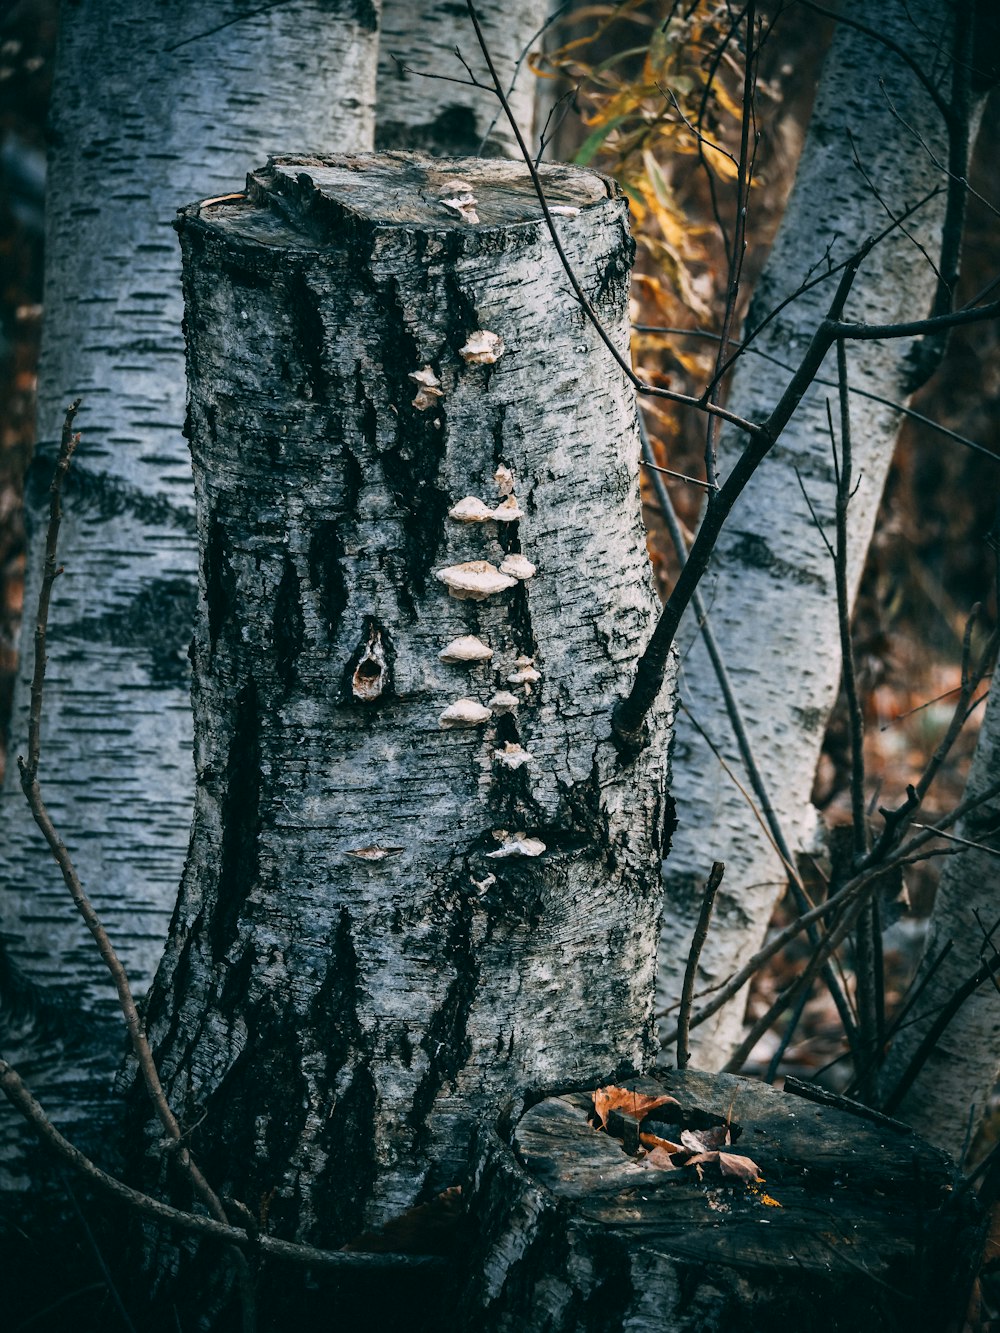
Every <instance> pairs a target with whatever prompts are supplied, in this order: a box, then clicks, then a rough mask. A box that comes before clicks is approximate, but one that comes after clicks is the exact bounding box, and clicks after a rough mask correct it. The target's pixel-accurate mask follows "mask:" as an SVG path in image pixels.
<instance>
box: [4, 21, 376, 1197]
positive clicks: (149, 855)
mask: <svg viewBox="0 0 1000 1333" xmlns="http://www.w3.org/2000/svg"><path fill="white" fill-rule="evenodd" d="M376 26H377V11H376V9H375V7H373V6H372V5H369V4H365V3H358V4H353V3H347V2H346V0H345V3H344V4H343V5H338V4H322V5H315V4H311V3H289V4H284V5H279V6H272V7H270V8H268V9H267V10H266V12H264V11H260V10H257V9H254V10H252V11H249V12H248V10H247V8H246V6H245V5H243V4H237V3H232V0H210V2H209V3H198V4H193V3H181V4H173V5H169V6H164V5H162V4H158V3H150V2H149V0H146V2H144V3H141V2H140V0H132V2H131V3H129V4H128V5H123V4H119V3H116V2H115V0H83V2H82V3H75V4H65V5H64V6H63V7H62V13H61V28H60V39H59V51H58V59H57V67H56V75H55V89H54V94H53V106H52V115H51V121H52V128H51V144H52V148H51V153H50V160H49V194H48V203H47V235H46V287H45V311H46V321H45V333H44V338H43V349H42V364H41V369H40V377H39V391H38V438H39V442H40V443H39V446H38V453H37V457H36V461H35V464H34V467H33V470H32V473H31V476H30V478H29V487H28V500H27V507H28V514H29V520H30V524H31V528H32V530H33V535H32V537H31V546H30V557H29V586H28V589H27V596H26V605H27V606H28V607H31V606H33V605H34V599H35V597H36V595H37V587H38V579H39V578H40V574H41V559H40V554H39V552H40V549H41V546H40V544H43V543H44V517H43V515H44V509H43V505H44V503H45V497H46V489H47V485H48V481H49V478H50V476H51V467H52V460H53V458H54V453H53V450H54V448H55V443H57V442H58V436H59V427H60V424H61V421H62V416H63V413H64V410H65V406H66V404H67V403H68V402H69V400H70V399H71V398H72V397H74V396H75V395H76V394H81V395H82V396H83V400H84V401H83V407H82V409H81V411H80V414H79V417H78V419H77V420H78V425H79V426H80V428H81V430H82V432H83V442H82V445H81V448H80V451H79V455H78V461H77V462H75V463H74V468H73V471H72V473H71V475H70V481H69V491H68V493H67V496H66V504H65V509H66V518H65V521H64V524H63V533H62V540H61V548H60V558H61V560H62V561H63V563H64V565H65V574H64V575H63V577H62V578H61V579H60V580H59V586H58V591H57V595H56V606H55V609H54V612H53V617H52V625H51V627H50V629H51V632H50V660H49V673H48V680H47V685H46V704H45V737H44V745H45V761H44V766H43V773H42V782H43V786H44V787H45V789H46V796H47V800H48V803H49V806H50V808H51V809H52V811H53V814H54V815H55V818H56V820H57V823H58V824H59V827H60V830H61V832H62V834H63V835H64V837H65V839H66V841H67V843H68V845H69V847H70V848H71V850H72V852H73V854H74V855H75V856H76V857H77V858H78V861H79V867H80V870H81V873H82V875H83V878H84V881H85V883H86V884H87V886H88V888H89V889H90V891H91V893H92V896H93V898H94V900H95V902H96V904H97V907H98V909H99V911H100V912H101V914H102V915H103V917H104V920H105V922H106V923H107V926H108V928H109V930H110V933H111V935H112V938H113V939H114V941H115V942H116V944H117V946H118V948H119V949H120V951H121V954H122V956H123V958H124V961H125V962H126V964H127V966H128V968H129V971H130V973H131V975H132V977H133V979H134V981H135V983H136V985H137V987H139V988H140V989H143V988H145V986H146V985H148V983H149V981H150V979H151V978H152V975H153V971H154V969H155V966H156V962H157V959H158V958H159V955H160V952H161V949H162V942H163V939H164V937H165V934H166V928H167V922H168V919H169V913H170V910H171V908H172V906H173V903H174V900H175V898H176V893H177V884H178V882H179V879H180V874H181V869H182V866H183V859H184V851H185V847H186V842H187V837H188V833H189V824H190V812H191V804H192V790H193V781H192V778H193V772H192V765H191V759H190V740H191V723H190V699H189V680H188V664H187V647H188V642H189V639H190V634H191V630H192V625H193V617H194V609H195V602H196V584H195V566H196V559H195V534H194V513H193V494H192V485H191V479H190V460H189V456H188V451H187V448H186V446H185V444H184V441H183V439H182V436H181V423H182V421H183V417H184V369H183V343H182V337H181V313H182V302H181V294H180V257H179V254H178V253H177V241H176V237H175V236H174V235H173V232H172V228H171V224H172V220H173V218H174V215H175V213H176V210H177V208H178V207H179V206H180V205H182V204H183V203H185V202H186V201H188V200H190V199H191V198H192V197H193V196H197V195H201V196H204V195H217V194H224V193H225V192H226V191H227V190H232V189H239V188H240V186H241V185H242V182H243V180H244V179H245V175H246V170H247V166H248V163H252V162H253V161H255V160H258V161H259V160H260V157H261V155H262V154H263V153H265V152H267V151H268V150H269V149H276V148H278V147H280V146H282V145H285V144H287V143H288V141H289V140H291V139H293V138H294V140H295V142H296V143H297V144H299V145H302V146H303V147H310V146H311V147H313V148H316V149H320V148H323V147H329V146H331V145H332V144H338V145H341V144H343V145H347V146H349V147H350V148H354V149H362V148H366V147H369V146H370V145H371V139H372V134H373V102H374V68H375V58H376V53H375V41H376V33H375V28H376ZM25 625H26V634H25V638H24V648H23V653H22V657H23V661H22V671H21V685H20V698H19V701H18V704H17V706H16V710H15V718H14V724H13V731H12V738H11V747H10V748H11V754H12V755H15V754H17V753H18V751H19V750H22V751H23V749H24V745H25V740H24V735H25V732H26V719H27V696H28V689H27V680H28V679H30V670H31V631H32V629H33V624H32V622H31V620H30V617H29V618H26V621H25ZM8 768H9V771H10V772H11V773H12V774H13V779H12V781H11V783H10V786H11V790H9V791H7V792H6V793H5V797H4V802H3V807H2V822H0V839H2V842H3V844H4V846H5V849H6V857H5V862H6V864H5V872H4V878H5V889H6V891H5V893H4V895H3V901H2V913H3V915H2V929H3V933H4V938H5V941H6V942H7V945H8V951H9V956H8V958H7V959H6V960H5V966H4V968H2V969H0V975H2V976H3V978H4V980H5V983H7V984H6V986H5V989H6V990H7V991H8V993H7V994H5V995H4V997H3V998H4V1000H5V1002H6V1005H5V1007H6V1009H7V1010H8V1012H10V1011H12V1010H13V1012H14V1015H15V1017H14V1018H12V1020H11V1021H10V1023H9V1025H8V1029H7V1032H6V1034H5V1050H6V1053H7V1054H8V1055H9V1057H10V1058H11V1059H15V1060H17V1061H18V1062H19V1063H20V1064H21V1066H22V1068H23V1069H24V1071H25V1073H26V1074H28V1075H30V1077H31V1079H32V1082H33V1085H34V1088H35V1091H36V1093H38V1095H39V1096H40V1097H42V1099H43V1100H44V1101H45V1103H46V1106H47V1109H48V1110H49V1111H50V1112H51V1114H52V1116H53V1118H54V1119H56V1120H57V1121H58V1122H60V1123H61V1124H66V1123H68V1122H70V1121H76V1122H78V1127H79V1129H80V1131H81V1132H86V1131H87V1130H88V1128H89V1129H90V1130H91V1131H92V1132H93V1134H94V1135H95V1136H96V1137H99V1135H100V1119H99V1117H98V1118H97V1120H96V1121H95V1119H94V1117H95V1114H96V1107H97V1106H98V1104H99V1103H100V1100H101V1098H102V1097H103V1096H104V1094H105V1090H106V1087H107V1084H108V1081H109V1078H110V1075H111V1072H112V1071H113V1069H114V1066H115V1064H116V1063H117V1060H118V1058H119V1054H118V1053H119V1051H120V1047H121V1026H120V1017H119V1016H118V1015H117V1012H116V1005H115V1001H114V992H113V989H112V987H111V984H110V981H109V979H108V978H107V976H106V975H104V974H103V970H102V968H101V966H100V963H99V961H98V959H97V955H96V953H95V951H94V947H93V942H92V941H91V939H90V937H89V935H88V934H87V932H86V930H85V929H84V927H83V926H82V924H81V923H80V921H79V920H78V919H77V918H76V916H75V914H74V912H73V909H72V906H71V905H70V903H69V900H68V897H67V895H66V892H65V889H64V887H63V884H62V881H61V878H60V875H59V871H58V869H57V868H56V866H55V865H54V864H53V862H52V860H51V857H50V856H49V854H48V852H47V851H46V850H45V848H44V844H43V842H42V839H41V837H40V835H39V834H38V833H37V831H36V830H35V828H34V826H33V825H32V823H31V819H30V816H29V814H28V811H27V808H26V807H25V804H24V800H23V797H22V796H21V793H20V792H19V791H18V790H17V769H16V765H15V764H14V763H11V764H10V765H9V766H8ZM53 1016H54V1017H53ZM22 1020H23V1021H22ZM50 1020H52V1021H50ZM57 1062H58V1063H59V1065H60V1067H59V1068H58V1069H55V1068H53V1065H54V1064H55V1063H57ZM0 1115H2V1130H0V1159H2V1161H3V1163H4V1164H5V1167H6V1169H7V1170H8V1176H7V1183H8V1184H9V1183H14V1184H20V1185H24V1184H26V1181H25V1179H24V1177H23V1176H19V1175H18V1174H17V1161H18V1160H19V1154H20V1152H21V1145H22V1141H23V1136H22V1133H21V1130H20V1125H19V1122H18V1121H17V1119H16V1117H12V1116H11V1113H10V1111H9V1109H8V1108H6V1107H5V1108H4V1109H3V1111H2V1113H0ZM10 1173H13V1175H11V1174H10Z"/></svg>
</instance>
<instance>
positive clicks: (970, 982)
mask: <svg viewBox="0 0 1000 1333" xmlns="http://www.w3.org/2000/svg"><path fill="white" fill-rule="evenodd" d="M998 972H1000V953H994V954H993V955H992V956H991V957H990V958H988V959H986V960H984V961H983V962H982V963H980V965H979V967H978V968H976V970H975V972H973V973H972V975H971V976H969V977H967V978H966V979H965V981H963V982H962V984H961V985H960V986H957V987H956V988H955V991H954V992H953V994H952V996H951V998H950V999H949V1000H948V1002H947V1004H945V1005H944V1006H943V1007H942V1009H941V1011H940V1013H939V1014H938V1016H937V1018H936V1019H935V1020H934V1022H933V1023H932V1024H931V1026H930V1027H929V1028H928V1029H927V1031H926V1033H925V1034H924V1037H923V1040H922V1041H921V1042H920V1045H919V1046H918V1047H917V1049H916V1050H915V1051H914V1052H913V1056H912V1058H911V1059H910V1061H909V1063H908V1064H907V1066H906V1068H905V1069H904V1070H903V1072H902V1074H901V1075H900V1076H899V1079H898V1080H897V1082H896V1085H895V1086H894V1087H893V1089H892V1091H891V1092H890V1093H889V1094H888V1096H887V1097H885V1099H884V1100H883V1103H882V1109H883V1110H884V1111H886V1112H887V1113H888V1114H890V1115H891V1114H892V1112H893V1111H895V1110H896V1108H897V1107H898V1106H899V1104H900V1102H902V1100H903V1098H904V1097H905V1096H906V1094H907V1093H908V1092H909V1090H910V1088H911V1087H912V1086H913V1083H914V1081H915V1080H916V1077H917V1075H918V1074H919V1073H920V1071H921V1069H923V1067H924V1065H925V1064H926V1063H927V1061H928V1059H929V1058H930V1055H931V1052H932V1051H933V1050H934V1048H935V1047H936V1046H937V1044H938V1042H939V1041H940V1040H941V1037H942V1036H943V1035H944V1032H945V1029H946V1028H947V1027H948V1024H949V1023H950V1022H951V1020H952V1019H953V1018H954V1017H955V1015H956V1014H957V1013H958V1011H959V1009H961V1007H962V1005H963V1004H964V1003H965V1001H966V1000H967V999H968V998H969V996H970V995H973V994H975V992H976V991H977V990H978V989H979V987H980V986H982V985H983V983H984V982H986V981H990V980H992V979H993V978H994V977H996V975H997V973H998Z"/></svg>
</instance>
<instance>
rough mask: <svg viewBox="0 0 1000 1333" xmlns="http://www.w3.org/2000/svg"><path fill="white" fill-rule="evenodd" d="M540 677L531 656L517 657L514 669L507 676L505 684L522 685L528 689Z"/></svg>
mask: <svg viewBox="0 0 1000 1333" xmlns="http://www.w3.org/2000/svg"><path fill="white" fill-rule="evenodd" d="M541 678H542V673H541V672H540V671H539V670H538V668H537V667H536V666H535V659H534V658H533V657H519V658H518V659H517V661H516V662H515V663H514V670H513V671H512V672H511V673H510V675H509V676H508V677H507V684H508V685H524V686H525V688H526V689H528V690H530V688H531V686H532V685H534V683H535V682H536V681H538V680H541Z"/></svg>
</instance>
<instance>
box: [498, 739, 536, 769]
mask: <svg viewBox="0 0 1000 1333" xmlns="http://www.w3.org/2000/svg"><path fill="white" fill-rule="evenodd" d="M534 757H535V756H534V755H533V754H529V752H528V751H527V750H526V749H525V748H524V747H523V746H522V745H518V744H517V742H516V741H507V743H506V744H505V745H504V747H503V749H502V750H494V751H493V758H494V759H495V760H496V761H497V763H498V764H502V765H503V767H504V768H513V769H518V768H523V767H524V766H525V764H530V763H531V762H532V760H533V759H534Z"/></svg>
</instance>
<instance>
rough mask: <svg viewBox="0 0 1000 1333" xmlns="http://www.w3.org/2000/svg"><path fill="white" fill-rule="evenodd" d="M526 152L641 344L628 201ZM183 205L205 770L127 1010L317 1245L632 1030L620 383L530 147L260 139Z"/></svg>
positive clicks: (644, 1024)
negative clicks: (172, 905)
mask: <svg viewBox="0 0 1000 1333" xmlns="http://www.w3.org/2000/svg"><path fill="white" fill-rule="evenodd" d="M456 178H459V179H461V180H462V181H463V182H464V185H465V190H464V193H465V194H466V195H471V196H473V198H472V201H471V202H467V203H466V205H465V211H464V213H459V212H458V211H457V210H456V208H455V206H454V196H455V189H456V186H455V180H456ZM545 180H546V186H547V190H548V192H549V197H550V199H551V200H552V201H553V203H556V204H558V205H561V206H562V209H563V210H564V213H565V215H564V216H560V218H559V224H560V228H561V232H562V236H563V241H564V244H565V246H566V248H567V250H568V251H569V254H570V256H571V258H572V260H573V263H574V264H575V265H576V271H577V272H578V273H579V274H580V275H581V277H582V281H583V283H584V285H585V287H586V288H587V290H588V291H589V292H590V293H591V295H592V298H593V300H594V301H595V302H596V303H597V306H598V308H599V310H600V311H601V313H602V315H603V317H604V320H605V322H606V324H607V325H608V327H610V328H611V329H612V330H613V336H614V338H615V340H616V342H617V344H618V345H619V346H620V347H621V348H625V347H626V346H627V325H626V310H627V285H628V271H629V263H630V259H631V251H632V246H631V241H630V239H629V235H628V221H627V207H626V204H625V201H624V200H623V198H622V197H621V196H620V195H619V193H618V192H617V190H616V189H615V188H614V187H613V186H611V185H610V184H609V183H608V182H607V181H605V180H604V179H603V178H601V177H598V176H595V175H593V174H591V173H589V172H584V171H580V170H574V169H570V168H548V169H546V173H545ZM446 199H448V200H452V204H451V205H450V206H449V205H445V204H444V203H443V201H444V200H446ZM473 212H474V214H475V216H476V217H478V222H475V221H473V220H472V217H471V216H470V214H472V213H473ZM181 238H182V245H183V249H184V255H185V274H186V299H187V314H186V321H187V331H188V340H189V344H188V345H189V379H190V388H191V398H190V418H189V419H190V431H191V443H192V451H193V458H194V464H195V479H196V494H197V501H198V527H199V535H200V544H201V591H202V596H203V598H204V608H203V609H204V614H203V615H202V616H201V618H200V621H199V625H198V630H197V634H196V640H195V656H194V661H195V672H194V706H195V755H196V765H197V771H198V782H197V795H196V807H195V821H194V829H193V835H192V842H191V850H190V854H189V858H188V863H187V869H186V872H185V876H184V881H183V887H182V891H181V897H180V900H179V905H178V910H177V913H176V915H175V918H174V921H173V923H172V927H171V934H170V941H169V944H168V948H167V952H166V955H165V958H164V962H163V964H162V966H161V968H160V971H159V973H158V976H157V981H156V984H155V986H154V989H153V991H152V994H151V997H150V1004H149V1023H150V1029H151V1035H152V1038H153V1040H154V1043H155V1048H156V1050H157V1054H158V1061H159V1064H160V1068H161V1071H162V1074H163V1076H164V1079H165V1082H166V1083H167V1084H168V1085H169V1089H170V1093H171V1097H172V1101H173V1103H174V1105H175V1106H176V1108H177V1110H178V1113H179V1114H181V1115H182V1116H183V1118H184V1120H185V1121H186V1123H187V1124H188V1125H189V1126H191V1127H192V1131H193V1140H192V1142H193V1146H194V1149H195V1151H196V1154H197V1156H198V1160H199V1162H200V1164H201V1165H202V1167H203V1168H204V1170H205V1171H206V1174H207V1175H208V1176H209V1178H210V1179H211V1180H212V1182H213V1184H214V1185H215V1187H216V1188H217V1189H218V1190H220V1191H222V1192H223V1193H224V1194H227V1195H232V1196H235V1197H237V1198H241V1199H243V1200H245V1201H246V1202H247V1204H248V1206H249V1207H250V1208H251V1210H252V1211H253V1212H255V1213H256V1212H257V1210H258V1207H259V1204H260V1201H261V1199H263V1198H264V1197H265V1196H266V1197H267V1199H268V1200H269V1203H268V1225H269V1226H270V1228H271V1229H272V1230H273V1231H274V1232H275V1233H277V1234H281V1235H285V1236H289V1237H298V1238H302V1239H309V1240H310V1241H313V1242H316V1243H320V1244H324V1245H334V1246H336V1245H339V1244H341V1243H342V1242H343V1241H345V1240H347V1239H348V1237H350V1236H351V1235H352V1234H353V1233H355V1232H357V1231H359V1230H360V1229H361V1228H362V1227H367V1226H370V1225H372V1224H377V1223H379V1222H381V1221H384V1220H385V1219H386V1218H388V1217H390V1216H392V1215H394V1214H397V1213H398V1212H400V1211H401V1210H402V1209H405V1208H406V1207H407V1206H408V1205H410V1204H412V1203H413V1202H414V1201H415V1200H417V1199H418V1198H426V1197H427V1196H428V1195H430V1194H433V1193H434V1192H435V1191H436V1190H438V1189H440V1188H442V1187H443V1186H446V1185H448V1184H450V1183H451V1182H452V1181H454V1180H456V1179H457V1178H458V1175H459V1172H460V1169H461V1165H462V1163H463V1160H464V1156H465V1151H466V1143H467V1138H468V1133H469V1129H470V1126H471V1123H472V1121H473V1120H474V1119H475V1118H476V1117H477V1116H479V1114H480V1113H481V1112H483V1111H484V1109H486V1108H492V1107H495V1106H496V1104H497V1103H498V1102H499V1101H500V1100H502V1099H503V1098H504V1097H505V1096H507V1095H510V1094H512V1093H514V1092H516V1091H518V1090H520V1089H524V1088H527V1087H529V1086H546V1085H551V1084H553V1083H555V1082H557V1081H560V1080H567V1079H569V1080H573V1079H576V1078H578V1077H580V1076H581V1075H583V1074H584V1073H585V1071H591V1070H602V1071H603V1070H610V1069H613V1068H623V1067H640V1066H642V1065H643V1063H644V1062H645V1061H646V1060H647V1059H648V1058H649V1057H650V1055H651V1051H652V1047H651V1042H652V1034H653V1028H652V1006H653V991H654V981H653V971H654V961H655V952H656V937H657V929H658V916H659V907H660V877H659V862H658V856H659V848H660V834H661V821H662V814H663V811H662V789H663V780H664V766H665V759H664V755H665V744H666V728H667V724H668V712H669V704H668V703H663V704H662V705H661V706H660V707H659V708H658V710H657V712H656V713H655V715H654V716H653V717H652V718H651V729H652V744H651V745H650V746H649V747H648V749H647V750H646V751H645V752H644V754H643V756H642V757H641V758H640V759H639V760H638V761H637V762H636V764H635V765H633V766H631V767H620V766H619V764H618V759H617V753H616V750H615V747H614V745H613V743H612V739H611V729H610V715H611V709H612V706H613V704H614V701H615V699H616V698H617V697H618V695H619V693H620V692H621V691H622V690H623V689H624V688H625V687H626V685H627V683H628V681H629V680H630V678H631V673H632V672H633V670H634V666H635V661H636V658H637V655H638V653H639V651H640V649H641V646H642V644H643V642H644V641H645V639H646V637H647V635H648V633H649V631H650V629H651V626H652V622H653V619H654V616H655V598H654V595H653V592H652V586H651V581H650V578H649V574H648V567H647V560H646V555H645V549H644V544H643V541H642V528H641V522H640V513H639V505H638V486H637V461H638V439H637V421H636V408H635V402H634V397H633V394H632V391H631V389H630V387H629V386H628V384H627V383H626V381H625V379H624V377H623V376H622V374H621V372H620V371H619V370H618V368H617V367H616V366H615V364H614V363H613V362H612V361H611V359H610V357H609V356H608V355H607V353H606V352H605V351H604V349H603V348H602V346H601V344H600V342H599V340H598V338H597V336H596V334H595V333H594V331H593V328H592V327H591V326H590V325H589V324H588V322H587V321H586V320H585V319H584V317H583V316H582V313H581V312H580V310H579V308H578V307H577V306H576V304H575V302H574V299H573V298H572V296H571V294H570V293H569V291H568V290H567V285H566V282H565V275H564V273H563V271H562V269H561V267H560V265H559V262H558V259H557V257H556V253H555V250H554V247H553V246H552V243H551V240H550V238H549V235H548V232H547V230H546V228H545V225H544V222H543V221H542V219H541V213H540V210H539V208H538V204H537V201H536V199H535V197H534V194H533V192H532V189H531V186H530V183H529V178H528V175H527V172H526V171H525V169H524V167H523V166H522V165H521V164H520V163H518V164H514V163H509V164H508V163H504V164H500V163H490V164H487V163H483V162H482V161H476V160H471V159H470V160H461V161H458V162H448V163H445V164H438V163H436V162H435V161H434V160H433V159H431V158H426V157H420V156H409V155H403V154H389V155H385V156H382V157H376V158H374V159H351V158H331V159H301V160H300V159H290V160H289V159H277V160H275V161H273V162H272V164H270V165H269V167H268V168H267V169H266V170H264V171H261V172H258V173H256V174H255V175H254V176H253V177H252V178H251V181H250V185H249V192H248V195H247V198H246V199H245V200H243V199H240V200H238V201H229V202H227V203H222V204H217V205H203V206H200V207H199V206H194V207H192V208H190V209H188V210H186V212H185V215H184V221H183V226H182V231H181ZM498 569H499V571H500V572H498ZM533 569H534V572H532V571H533ZM508 571H509V572H508ZM456 641H457V642H456ZM449 645H450V647H449Z"/></svg>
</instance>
